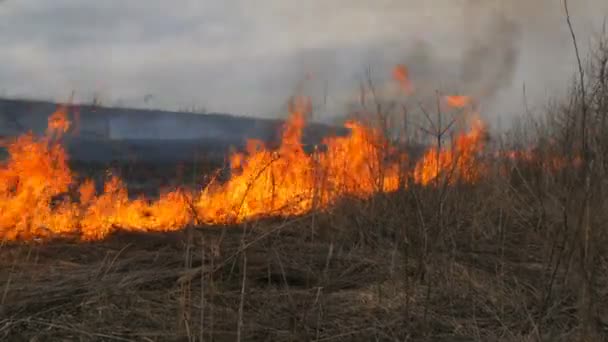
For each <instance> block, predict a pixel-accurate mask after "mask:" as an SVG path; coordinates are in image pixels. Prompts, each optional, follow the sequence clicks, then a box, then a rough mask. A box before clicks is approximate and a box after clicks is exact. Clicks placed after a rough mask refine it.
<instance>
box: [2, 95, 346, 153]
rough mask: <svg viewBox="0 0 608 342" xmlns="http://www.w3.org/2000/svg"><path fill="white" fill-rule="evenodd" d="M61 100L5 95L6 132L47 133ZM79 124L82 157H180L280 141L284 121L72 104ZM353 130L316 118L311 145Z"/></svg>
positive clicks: (72, 138) (75, 132)
mask: <svg viewBox="0 0 608 342" xmlns="http://www.w3.org/2000/svg"><path fill="white" fill-rule="evenodd" d="M59 105H60V104H58V103H53V102H47V101H34V100H19V99H0V136H4V137H11V136H17V135H20V134H23V133H25V132H28V131H32V132H34V133H35V134H44V131H45V130H46V126H47V120H48V117H49V115H51V114H52V113H53V112H54V111H55V110H56V109H57V108H58V106H59ZM69 113H70V119H71V120H72V122H73V129H72V132H71V134H70V135H68V136H67V137H66V138H65V142H66V145H67V147H68V150H69V152H70V157H71V158H72V159H75V160H81V161H101V162H105V161H112V160H140V161H156V160H158V161H167V162H171V161H180V160H189V159H191V158H193V157H194V156H196V155H201V154H204V155H206V156H208V157H212V158H222V157H223V156H225V155H226V154H227V153H228V151H229V148H230V147H236V148H243V147H244V145H245V142H246V141H247V139H252V138H253V139H259V140H262V141H265V142H267V143H272V142H276V141H278V139H279V133H280V129H281V126H282V124H283V121H281V120H271V119H262V118H253V117H245V116H235V115H230V114H220V113H211V114H197V113H184V112H172V111H162V110H148V109H132V108H115V107H101V106H92V105H74V106H69ZM346 133H347V130H346V129H344V128H341V127H333V126H328V125H324V124H318V123H310V124H309V125H308V126H307V127H306V128H305V130H304V137H303V141H304V143H305V144H307V145H312V144H318V143H320V142H321V140H322V138H323V137H325V136H328V135H335V134H337V135H344V134H346Z"/></svg>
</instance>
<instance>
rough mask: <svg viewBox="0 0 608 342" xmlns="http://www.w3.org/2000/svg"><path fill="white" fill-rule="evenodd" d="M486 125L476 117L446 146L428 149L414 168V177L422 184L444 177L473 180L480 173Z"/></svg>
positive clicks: (451, 179)
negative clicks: (480, 156) (449, 145)
mask: <svg viewBox="0 0 608 342" xmlns="http://www.w3.org/2000/svg"><path fill="white" fill-rule="evenodd" d="M484 135H485V127H484V124H483V122H482V121H481V120H479V119H476V120H474V121H473V123H472V128H471V130H470V131H469V132H467V133H465V134H461V135H458V136H457V137H456V139H455V142H454V144H453V145H452V146H451V147H450V148H449V149H448V148H442V149H438V148H437V147H435V148H431V149H429V150H428V151H427V152H426V153H425V154H424V156H423V157H422V159H421V160H420V161H419V162H418V163H417V164H416V167H415V169H414V180H415V182H416V183H419V184H422V185H428V184H431V182H434V181H438V180H439V179H440V177H442V176H444V177H447V180H448V181H449V183H451V184H453V183H455V182H459V181H460V182H465V183H473V182H475V181H477V180H478V179H479V178H480V177H481V173H482V168H483V167H482V165H481V164H480V163H479V162H478V157H479V153H480V152H481V151H482V150H483V147H484V144H483V137H484Z"/></svg>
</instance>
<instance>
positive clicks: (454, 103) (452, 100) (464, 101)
mask: <svg viewBox="0 0 608 342" xmlns="http://www.w3.org/2000/svg"><path fill="white" fill-rule="evenodd" d="M444 99H445V102H446V103H447V105H448V106H450V107H452V108H464V107H466V106H467V105H468V104H469V103H471V98H470V97H468V96H464V95H450V96H445V97H444Z"/></svg>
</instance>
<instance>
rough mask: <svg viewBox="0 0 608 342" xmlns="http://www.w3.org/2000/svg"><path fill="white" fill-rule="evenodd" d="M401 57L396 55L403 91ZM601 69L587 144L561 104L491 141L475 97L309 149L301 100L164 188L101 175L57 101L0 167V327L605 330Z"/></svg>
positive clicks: (373, 333) (361, 333) (456, 336)
mask: <svg viewBox="0 0 608 342" xmlns="http://www.w3.org/2000/svg"><path fill="white" fill-rule="evenodd" d="M407 74H408V73H407V68H405V67H403V66H399V67H397V68H396V69H395V71H394V76H395V78H396V80H397V81H398V82H399V83H400V85H401V86H402V88H403V90H404V91H405V92H406V93H408V92H411V91H413V88H412V87H411V84H410V83H409V81H408V79H407ZM598 74H599V73H598ZM597 84H601V83H594V86H595V88H593V89H595V91H596V92H595V93H590V94H587V95H586V96H588V97H589V99H588V100H589V101H590V103H593V104H594V105H593V106H590V107H584V108H591V109H588V110H590V111H592V114H593V115H590V116H589V118H591V119H590V120H597V122H595V123H594V124H593V125H591V124H590V126H596V127H599V128H598V129H597V130H592V131H590V132H591V133H593V134H595V135H593V136H592V138H593V139H592V142H593V144H588V145H587V144H584V143H581V142H580V140H578V139H579V137H577V135H576V133H574V132H579V128H580V126H579V125H578V124H577V120H578V119H577V115H578V113H577V112H572V107H573V106H572V105H570V104H569V105H568V106H565V107H564V108H561V109H559V110H556V112H555V113H557V114H555V113H551V114H552V115H551V116H550V117H551V118H555V117H559V118H560V120H559V122H558V123H552V124H551V125H549V124H547V125H549V126H548V127H549V128H550V129H548V130H547V131H548V132H551V133H547V135H548V136H540V137H539V138H538V140H537V141H536V142H535V143H534V144H532V145H531V146H529V147H527V148H524V149H514V148H503V149H501V150H498V151H497V150H489V149H488V146H486V145H487V144H488V142H489V140H488V139H487V134H486V128H485V125H484V124H483V122H482V121H480V120H478V119H476V118H477V116H475V115H473V114H475V113H474V111H473V112H470V113H468V114H469V115H468V116H467V117H469V119H470V120H469V122H468V123H469V125H468V127H467V128H466V129H464V130H461V131H455V135H454V136H453V138H452V139H451V140H450V141H449V142H450V143H446V140H447V139H443V138H444V137H443V136H444V134H445V133H446V131H447V130H446V129H444V128H443V127H435V129H434V131H436V137H434V138H436V143H435V145H433V146H431V147H429V148H428V150H426V151H425V152H424V153H423V154H422V156H421V158H420V159H419V160H411V159H410V158H409V156H408V155H407V154H406V153H404V152H403V151H402V150H401V149H399V148H397V147H396V146H394V145H392V144H391V141H389V140H388V139H387V138H386V135H385V134H384V133H383V131H382V130H381V129H378V128H377V127H375V126H373V125H366V124H363V123H362V122H358V121H351V122H349V123H347V128H349V129H350V135H348V136H346V137H327V138H326V139H325V140H324V142H323V143H324V145H325V148H323V149H316V150H314V151H312V153H308V152H306V151H305V150H304V148H303V146H302V143H301V132H302V128H303V127H304V125H305V121H304V118H305V117H306V113H307V111H309V110H310V102H308V101H307V100H306V99H300V100H298V101H295V102H294V103H293V106H292V108H291V117H290V119H289V120H288V121H287V122H286V124H285V127H284V129H283V134H282V140H281V142H280V144H279V146H278V147H277V148H270V147H269V146H265V145H264V144H262V143H261V142H258V141H250V143H249V145H248V148H247V150H246V151H244V152H240V153H235V154H233V155H231V156H230V171H231V174H230V176H229V177H227V179H222V180H220V179H215V180H213V181H211V182H209V183H208V184H206V185H205V187H203V188H202V189H201V188H194V189H193V188H185V187H184V188H174V189H172V190H168V191H165V192H162V193H161V194H160V195H159V196H158V198H150V197H143V196H142V197H135V198H134V196H133V195H132V194H131V195H130V194H129V193H128V191H127V185H126V184H125V181H124V180H123V179H122V178H120V177H118V176H117V175H110V176H109V177H108V179H106V181H105V183H104V184H103V190H101V191H98V190H99V189H97V186H96V184H95V182H94V181H93V180H90V179H86V177H85V178H84V179H83V178H82V177H79V176H78V175H76V174H75V173H74V172H73V171H72V170H71V169H70V168H69V167H68V163H67V160H68V159H67V155H66V153H65V151H64V150H63V148H62V146H61V137H62V135H63V134H65V133H66V132H69V129H70V123H69V121H68V120H67V112H66V111H65V109H60V110H59V111H58V112H57V113H55V114H53V115H52V116H51V119H50V120H49V130H48V132H47V135H46V136H44V137H36V136H33V135H31V134H27V135H24V136H22V137H19V138H17V139H15V140H14V141H12V142H9V144H8V152H9V157H8V159H7V160H6V162H5V163H4V164H2V166H1V167H0V180H1V181H0V237H1V238H2V241H3V244H2V245H1V246H0V284H2V285H3V288H2V289H3V291H2V298H1V301H0V313H1V314H2V315H0V336H1V337H2V338H4V339H6V340H59V339H64V340H114V341H115V340H120V341H134V340H146V341H168V340H169V341H170V340H176V341H178V340H179V341H182V340H187V341H204V340H215V341H223V340H231V341H232V340H274V341H283V340H285V341H287V340H289V341H294V340H303V341H311V340H312V341H334V340H345V341H349V340H363V341H369V340H391V341H395V340H414V341H427V340H433V341H442V340H444V341H454V340H480V341H485V340H491V341H537V340H547V341H571V340H577V339H579V340H592V341H599V340H603V339H606V336H607V335H608V334H607V329H606V327H608V311H606V308H608V302H607V300H606V298H607V297H606V294H607V293H608V279H607V278H606V274H608V262H607V261H606V260H608V259H607V257H606V256H607V255H608V249H607V247H606V246H608V234H606V232H607V231H608V229H606V227H605V223H606V222H608V214H607V213H608V203H607V202H606V198H608V196H606V194H607V193H608V191H607V190H606V189H607V188H606V187H607V186H608V184H607V183H606V181H605V180H606V179H607V178H606V174H605V170H607V169H608V167H607V165H608V164H607V163H606V161H607V160H608V158H606V155H608V153H607V152H608V140H605V139H604V137H605V136H606V135H605V134H603V133H602V132H605V126H602V122H608V121H606V120H605V118H606V117H608V110H606V109H607V107H605V104H606V103H608V101H606V99H607V98H608V91H607V90H606V89H608V87H606V88H601V87H600V86H598V85H597ZM605 84H606V83H605ZM601 89H604V90H603V92H602V91H601ZM575 98H576V101H580V99H579V98H577V97H575ZM583 98H585V97H584V96H583ZM442 100H443V102H444V103H445V104H447V106H448V107H451V108H457V109H463V108H465V107H468V106H472V101H471V99H470V98H468V97H465V96H460V95H458V96H448V97H444V98H442ZM576 101H575V102H576ZM554 114H555V115H554ZM427 119H429V121H432V120H430V118H429V117H428V116H427ZM438 121H441V120H438ZM564 122H565V123H566V124H563V123H564ZM452 123H454V122H452ZM452 123H450V125H452ZM465 126H466V125H465ZM602 127H604V128H602ZM600 128H601V129H600ZM602 129H603V130H602ZM429 132H430V131H429ZM600 133H602V134H600ZM433 134H435V133H433ZM583 147H584V148H583ZM587 148H588V149H590V150H586V149H587ZM408 165H411V167H408Z"/></svg>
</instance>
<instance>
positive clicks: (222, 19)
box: [0, 0, 608, 121]
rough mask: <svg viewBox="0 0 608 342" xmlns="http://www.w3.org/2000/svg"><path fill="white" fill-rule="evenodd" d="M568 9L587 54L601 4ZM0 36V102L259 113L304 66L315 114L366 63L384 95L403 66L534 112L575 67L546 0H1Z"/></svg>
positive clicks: (490, 113) (339, 102)
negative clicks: (2, 98)
mask: <svg viewBox="0 0 608 342" xmlns="http://www.w3.org/2000/svg"><path fill="white" fill-rule="evenodd" d="M569 5H570V10H571V16H572V20H573V24H574V29H575V30H576V32H577V35H578V39H579V44H580V45H581V48H582V51H583V52H586V51H587V48H588V47H589V42H590V40H591V38H592V35H593V33H594V32H596V33H597V32H599V31H600V30H601V27H602V22H603V20H604V18H605V17H606V15H608V1H605V0H576V1H572V0H571V1H570V4H569ZM0 44H2V47H3V48H2V52H3V53H2V54H0V93H2V94H5V95H8V96H21V97H28V98H43V99H54V100H65V99H67V97H68V96H69V95H70V93H71V92H72V91H73V90H75V91H76V100H79V101H90V100H91V98H92V96H93V94H99V95H100V96H101V98H102V99H103V100H104V102H105V103H107V104H117V103H118V104H121V105H126V106H139V107H154V108H168V109H177V108H180V107H188V106H194V105H195V106H200V107H205V108H206V109H207V110H209V111H214V112H226V113H233V114H241V115H251V116H264V117H268V116H278V115H282V113H281V111H282V110H284V104H285V102H286V101H287V99H288V97H289V96H290V95H292V94H293V93H294V92H295V91H296V90H297V86H298V82H300V81H301V80H302V79H304V77H305V75H307V74H309V75H311V76H312V78H311V80H309V81H306V84H305V89H306V91H307V92H308V93H310V94H311V95H313V97H314V99H315V102H316V103H325V106H324V107H323V108H322V109H321V110H320V111H319V113H318V116H317V118H316V119H318V120H331V118H332V117H335V116H339V115H342V114H343V111H344V110H345V108H347V105H348V104H349V103H350V102H352V101H353V100H355V99H356V98H357V96H358V95H357V93H358V89H359V82H361V80H362V77H363V74H364V71H365V69H366V68H367V67H368V66H370V67H371V68H372V71H373V76H374V78H375V79H376V81H377V82H378V86H379V87H380V88H381V89H383V91H385V92H393V93H395V92H396V90H395V85H394V84H393V83H392V82H391V81H390V76H391V70H392V68H393V66H394V65H395V64H397V63H403V64H406V65H407V66H408V67H409V68H410V71H411V74H412V78H413V81H414V85H415V86H416V88H417V89H419V91H420V92H422V93H424V94H420V96H425V94H428V93H431V94H432V93H433V91H434V90H435V89H441V90H445V91H454V92H461V93H464V94H468V95H471V96H474V97H475V98H477V99H478V100H479V101H480V102H481V104H482V109H483V115H484V116H485V117H486V118H488V119H489V120H495V119H497V118H501V120H502V121H505V120H503V118H504V119H508V118H510V117H512V116H513V115H514V114H517V113H520V112H521V111H522V96H523V95H522V88H523V85H524V84H525V85H526V91H527V97H528V101H529V103H530V105H531V106H533V107H534V106H541V105H543V104H544V103H546V102H547V100H549V98H550V97H555V96H559V94H560V93H561V92H563V91H564V90H565V89H566V88H567V86H568V82H569V80H570V79H571V78H572V76H573V73H574V70H575V59H574V53H573V49H572V42H571V38H570V33H569V31H568V27H567V26H566V23H565V17H564V9H563V3H562V2H561V1H558V0H534V1H530V0H510V1H490V0H477V1H475V0H427V1H418V0H416V1H414V0H400V1H397V0H395V1H389V0H374V1H372V0H369V1H363V0H333V1H327V0H309V1H299V2H295V1H285V0H259V1H248V0H224V1H194V0H193V1H185V0H183V1H161V0H138V1H135V0H134V1H128V2H125V1H118V0H106V1H81V0H54V1H44V0H19V1H17V0H6V1H3V2H0ZM395 94H396V93H395ZM326 95H327V96H326Z"/></svg>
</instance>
